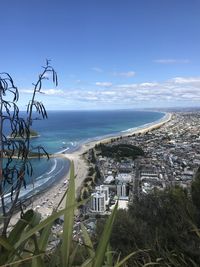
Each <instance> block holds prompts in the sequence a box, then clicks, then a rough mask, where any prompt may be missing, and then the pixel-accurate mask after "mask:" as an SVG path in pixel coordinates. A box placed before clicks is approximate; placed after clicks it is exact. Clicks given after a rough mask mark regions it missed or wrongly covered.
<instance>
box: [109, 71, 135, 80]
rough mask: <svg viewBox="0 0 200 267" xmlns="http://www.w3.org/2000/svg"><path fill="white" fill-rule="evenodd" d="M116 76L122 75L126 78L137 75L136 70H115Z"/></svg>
mask: <svg viewBox="0 0 200 267" xmlns="http://www.w3.org/2000/svg"><path fill="white" fill-rule="evenodd" d="M113 75H114V76H121V77H125V78H130V77H133V76H135V71H127V72H113Z"/></svg>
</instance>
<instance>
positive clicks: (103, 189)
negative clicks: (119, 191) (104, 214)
mask: <svg viewBox="0 0 200 267" xmlns="http://www.w3.org/2000/svg"><path fill="white" fill-rule="evenodd" d="M95 189H96V191H97V192H99V193H104V194H105V202H106V205H108V203H109V200H110V198H109V187H108V186H105V185H100V186H96V187H95Z"/></svg>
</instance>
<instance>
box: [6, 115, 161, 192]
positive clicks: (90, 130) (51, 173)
mask: <svg viewBox="0 0 200 267" xmlns="http://www.w3.org/2000/svg"><path fill="white" fill-rule="evenodd" d="M164 115H165V114H164V113H161V112H152V111H133V110H115V111H49V112H48V119H46V120H34V122H33V126H32V129H34V130H36V131H37V132H38V133H39V135H40V136H39V137H38V138H33V139H32V140H31V145H32V146H36V145H42V146H43V147H44V148H45V150H46V151H47V152H49V153H59V152H62V153H65V152H67V153H69V152H73V151H74V150H76V149H78V147H79V146H80V145H81V144H83V143H86V142H90V141H93V140H99V139H101V138H103V137H109V136H117V135H121V134H123V133H124V132H128V131H131V130H133V129H136V128H138V127H141V126H143V125H146V124H150V123H153V122H155V121H159V120H161V119H162V118H163V117H164ZM32 165H33V176H32V177H29V176H27V177H26V181H27V188H26V190H22V192H21V197H27V196H28V195H31V194H36V193H38V192H39V191H41V190H44V189H46V188H47V187H48V186H50V185H51V184H52V183H55V182H57V181H58V180H59V179H60V178H61V177H63V176H64V175H65V174H66V173H67V172H68V169H69V162H68V160H66V159H63V158H58V159H50V160H46V159H41V160H39V159H34V160H32ZM8 191H9V190H8Z"/></svg>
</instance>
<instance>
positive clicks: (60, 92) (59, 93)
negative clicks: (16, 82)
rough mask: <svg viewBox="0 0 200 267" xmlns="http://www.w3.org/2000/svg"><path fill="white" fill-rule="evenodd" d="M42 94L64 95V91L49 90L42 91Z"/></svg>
mask: <svg viewBox="0 0 200 267" xmlns="http://www.w3.org/2000/svg"><path fill="white" fill-rule="evenodd" d="M41 93H43V94H45V95H63V90H60V89H48V90H42V91H41Z"/></svg>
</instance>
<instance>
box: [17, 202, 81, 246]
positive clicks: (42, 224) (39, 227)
mask: <svg viewBox="0 0 200 267" xmlns="http://www.w3.org/2000/svg"><path fill="white" fill-rule="evenodd" d="M85 202H86V201H85V200H83V201H80V202H78V203H75V204H74V205H72V206H68V207H67V208H65V209H62V210H60V211H57V212H56V213H54V214H52V215H51V216H49V217H48V218H46V219H45V220H44V221H42V222H40V223H39V224H38V225H36V226H35V227H33V228H32V229H30V230H29V231H28V232H26V233H24V234H23V235H22V236H21V238H20V240H19V241H18V242H17V243H16V244H15V245H14V247H15V249H17V248H19V246H20V245H21V244H22V243H23V242H24V241H26V240H27V239H28V238H30V237H31V236H32V235H34V234H36V233H37V232H38V231H40V230H42V229H43V228H44V227H46V226H47V225H49V224H50V223H52V222H54V221H55V220H56V219H57V218H59V217H60V216H61V215H63V214H64V213H65V212H67V211H70V210H71V209H73V210H74V209H75V208H77V207H78V206H80V205H83V204H85Z"/></svg>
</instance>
